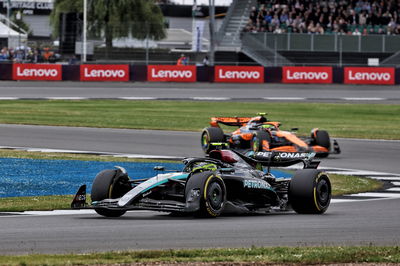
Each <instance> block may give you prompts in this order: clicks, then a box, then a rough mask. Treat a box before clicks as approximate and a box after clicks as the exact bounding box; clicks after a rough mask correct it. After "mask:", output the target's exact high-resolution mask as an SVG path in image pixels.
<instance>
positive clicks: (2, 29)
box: [0, 21, 27, 38]
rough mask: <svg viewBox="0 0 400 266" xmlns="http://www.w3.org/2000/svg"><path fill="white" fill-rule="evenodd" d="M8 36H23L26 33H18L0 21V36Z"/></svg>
mask: <svg viewBox="0 0 400 266" xmlns="http://www.w3.org/2000/svg"><path fill="white" fill-rule="evenodd" d="M8 37H24V38H26V37H27V35H26V34H25V33H19V32H18V31H15V30H13V29H11V28H9V27H8V26H7V25H6V24H4V23H3V22H1V21H0V38H8Z"/></svg>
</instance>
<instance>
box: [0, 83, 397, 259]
mask: <svg viewBox="0 0 400 266" xmlns="http://www.w3.org/2000/svg"><path fill="white" fill-rule="evenodd" d="M4 84H5V83H0V97H11V94H8V93H9V92H10V91H12V89H11V88H5V87H3V85H4ZM10 84H14V85H15V84H18V86H19V87H18V88H17V89H15V88H14V89H15V90H14V89H13V90H14V93H16V91H19V90H20V89H19V88H20V87H24V88H23V89H21V91H24V93H28V92H29V93H33V94H34V93H39V92H40V91H42V90H43V91H42V92H40V93H39V94H40V95H36V98H42V97H49V96H54V95H49V92H50V91H51V92H54V91H55V90H54V88H56V87H57V86H58V85H59V86H61V87H62V89H60V90H59V92H60V93H61V92H62V93H61V94H59V95H58V97H61V95H63V96H65V97H67V96H66V95H67V94H68V97H71V96H72V95H71V94H73V93H72V92H73V91H74V92H75V93H78V92H80V91H81V90H82V87H85V88H86V86H89V87H91V88H93V87H96V86H94V84H90V85H87V84H83V85H80V83H71V84H73V85H71V87H72V89H71V88H67V87H68V86H69V85H70V84H67V85H66V84H64V83H37V84H36V83H22V82H21V83H10ZM53 84H54V85H57V86H54V87H53V86H52V85H53ZM175 85H176V86H183V85H177V84H169V85H168V86H175ZM32 86H33V88H32ZM41 86H42V87H43V88H41ZM63 86H64V87H63ZM102 86H104V87H107V88H102V89H100V90H104V94H102V93H100V92H99V91H97V89H94V90H96V92H94V91H92V93H91V94H92V95H91V96H90V97H94V96H98V97H100V96H101V95H103V96H104V97H105V96H106V95H108V97H106V98H109V97H112V96H115V93H114V92H115V91H114V89H115V88H116V87H117V88H118V89H116V91H125V89H126V91H127V92H126V93H127V94H126V95H124V96H131V97H139V96H141V97H144V94H139V93H137V92H135V93H132V88H131V86H132V85H131V84H128V85H126V84H117V85H114V84H110V83H108V84H106V85H104V84H102ZM148 86H150V85H148ZM157 86H160V85H156V86H154V87H157ZM186 86H187V85H186ZM196 86H198V85H193V86H192V87H191V89H190V90H191V91H192V93H194V95H199V93H202V88H198V87H196ZM208 86H211V85H207V86H205V88H206V87H208ZM224 86H225V85H224ZM235 86H236V85H235ZM241 86H243V85H241ZM274 86H275V85H274ZM335 86H336V85H332V86H330V87H323V89H322V94H321V95H319V93H321V92H319V90H318V89H317V88H316V87H315V88H311V89H310V90H311V91H312V92H314V93H315V94H318V95H316V97H321V96H323V95H325V94H324V92H325V93H326V94H327V97H328V96H329V97H330V98H333V96H334V97H335V98H342V97H347V96H349V95H357V94H358V93H359V91H363V93H366V94H367V93H368V97H375V98H382V97H383V96H382V95H381V94H379V93H377V92H376V90H377V89H378V88H377V87H375V88H369V87H365V88H364V87H362V88H361V87H359V86H355V87H348V86H338V87H339V88H338V89H337V88H336V87H335ZM50 87H51V88H50ZM61 87H59V88H61ZM125 87H126V88H125ZM150 87H152V86H150ZM161 87H162V86H161ZM278 87H279V86H278ZM306 87H309V85H306V86H305V87H304V89H305V90H307V88H306ZM372 87H374V86H372ZM74 88H75V89H74ZM264 89H265V88H264V87H257V86H255V88H253V90H254V91H253V90H252V91H251V92H249V91H248V92H247V93H245V94H247V95H249V96H248V97H250V96H252V97H254V98H256V97H257V95H252V93H256V92H260V91H263V92H264ZM297 89H299V87H297V86H296V90H297ZM398 89H399V88H398V87H397V86H396V87H384V91H385V93H387V96H386V95H385V96H384V97H385V98H386V97H387V98H390V99H392V101H393V99H395V98H400V97H399V94H398V93H399V92H398ZM46 90H47V92H46ZM139 90H140V91H142V92H143V93H144V92H148V89H143V90H141V89H138V91H139ZM152 90H154V91H153V93H155V94H159V93H161V92H163V91H164V93H167V94H168V95H170V94H171V93H172V91H176V92H174V93H177V94H178V95H180V92H182V93H187V91H186V90H182V88H175V89H174V88H173V89H171V88H153V89H152ZM209 90H211V89H209ZM212 90H213V91H214V89H212ZM215 90H217V91H218V90H220V91H221V92H223V93H225V94H226V93H229V94H230V95H233V94H235V93H243V92H242V90H241V89H240V88H239V87H237V88H234V89H229V88H228V87H224V88H215ZM290 90H292V89H290V88H288V87H285V88H283V89H281V88H277V89H273V90H272V91H271V92H269V93H276V94H274V97H281V96H278V95H279V94H280V93H284V92H286V93H288V91H290ZM337 90H340V92H338V91H337ZM57 91H58V90H57ZM65 91H68V92H65ZM85 91H86V89H85ZM196 91H201V92H197V93H196ZM282 91H284V92H282ZM24 93H22V94H20V95H19V96H18V95H14V96H16V97H22V98H31V96H33V95H24ZM85 93H88V92H85ZM96 93H98V94H96ZM298 93H299V94H302V93H304V90H302V91H301V93H300V91H299V92H298ZM288 94H290V93H288ZM328 94H329V95H328ZM330 94H334V95H330ZM366 94H363V95H364V96H365V95H366ZM121 95H123V94H121ZM378 95H379V97H378ZM14 96H13V97H14ZM28 96H29V97H28ZM75 96H76V95H75ZM208 96H209V95H208ZM237 96H238V98H240V97H242V95H237ZM239 96H240V97H239ZM292 96H293V95H292ZM149 97H150V96H149ZM152 97H153V96H152ZM185 97H187V96H185ZM190 97H194V96H190ZM196 97H197V96H196ZM199 97H200V96H199ZM201 97H203V96H201ZM282 97H283V96H282ZM349 97H350V96H349ZM32 98H35V97H32ZM100 98H101V97H100ZM374 102H375V101H374ZM378 102H383V103H386V102H387V101H378ZM393 102H396V101H393ZM0 132H1V134H0V145H1V146H13V147H24V148H29V147H34V148H52V149H69V150H85V151H97V152H109V153H129V154H144V155H145V154H147V155H170V156H200V155H201V151H200V149H199V133H195V132H163V131H141V130H117V129H91V128H66V127H42V126H39V127H34V126H21V125H0ZM339 143H340V144H341V147H342V151H343V154H342V155H337V156H336V155H335V156H332V157H331V158H328V159H327V160H324V161H323V163H322V166H330V167H342V168H353V169H361V170H372V171H382V172H389V173H395V174H400V168H399V166H398V158H399V155H398V152H399V151H400V142H398V141H366V140H348V139H340V140H339ZM399 203H400V198H396V199H382V200H372V201H370V200H364V201H353V202H341V203H334V204H332V205H331V207H330V208H329V210H328V212H327V213H326V214H324V215H297V214H294V213H286V214H267V215H257V216H239V217H219V218H217V219H194V218H192V217H171V216H169V215H167V214H160V213H157V212H132V213H129V214H127V215H125V216H123V217H121V218H117V219H108V218H102V217H100V216H98V215H95V214H87V213H85V212H82V214H74V215H29V214H25V215H14V214H6V213H2V214H0V226H1V228H2V233H1V239H0V254H22V253H69V252H78V253H83V252H90V251H106V250H126V249H159V248H166V249H169V248H209V247H249V246H252V245H255V246H281V245H282V246H313V245H370V244H371V245H399V243H400V219H399V217H400V208H399V207H398V206H399Z"/></svg>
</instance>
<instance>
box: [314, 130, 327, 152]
mask: <svg viewBox="0 0 400 266" xmlns="http://www.w3.org/2000/svg"><path fill="white" fill-rule="evenodd" d="M311 137H312V138H313V139H314V143H315V145H318V146H321V147H324V148H326V149H327V150H328V152H326V153H325V152H323V153H319V154H318V157H328V155H329V151H330V149H331V138H330V137H329V134H328V132H327V131H325V130H316V131H315V132H313V133H312V134H311Z"/></svg>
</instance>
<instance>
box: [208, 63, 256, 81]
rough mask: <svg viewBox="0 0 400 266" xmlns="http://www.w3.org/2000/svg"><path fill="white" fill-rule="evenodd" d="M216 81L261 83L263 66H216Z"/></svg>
mask: <svg viewBox="0 0 400 266" xmlns="http://www.w3.org/2000/svg"><path fill="white" fill-rule="evenodd" d="M214 79H215V81H216V82H234V83H263V82H264V68H263V67H246V66H243V67H241V66H216V67H215V77H214Z"/></svg>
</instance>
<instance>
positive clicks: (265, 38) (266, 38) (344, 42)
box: [246, 32, 400, 53]
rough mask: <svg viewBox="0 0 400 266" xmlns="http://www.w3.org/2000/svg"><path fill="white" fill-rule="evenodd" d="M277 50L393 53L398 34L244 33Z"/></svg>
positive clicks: (397, 47)
mask: <svg viewBox="0 0 400 266" xmlns="http://www.w3.org/2000/svg"><path fill="white" fill-rule="evenodd" d="M246 34H251V35H252V36H254V37H255V38H257V39H258V40H259V41H260V42H261V43H263V44H264V45H265V46H267V47H269V48H270V49H273V50H278V51H311V52H340V51H341V52H361V53H369V52H375V53H395V52H397V51H399V50H400V36H398V35H383V34H382V35H366V36H362V35H340V34H300V33H286V34H274V33H266V32H265V33H246Z"/></svg>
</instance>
